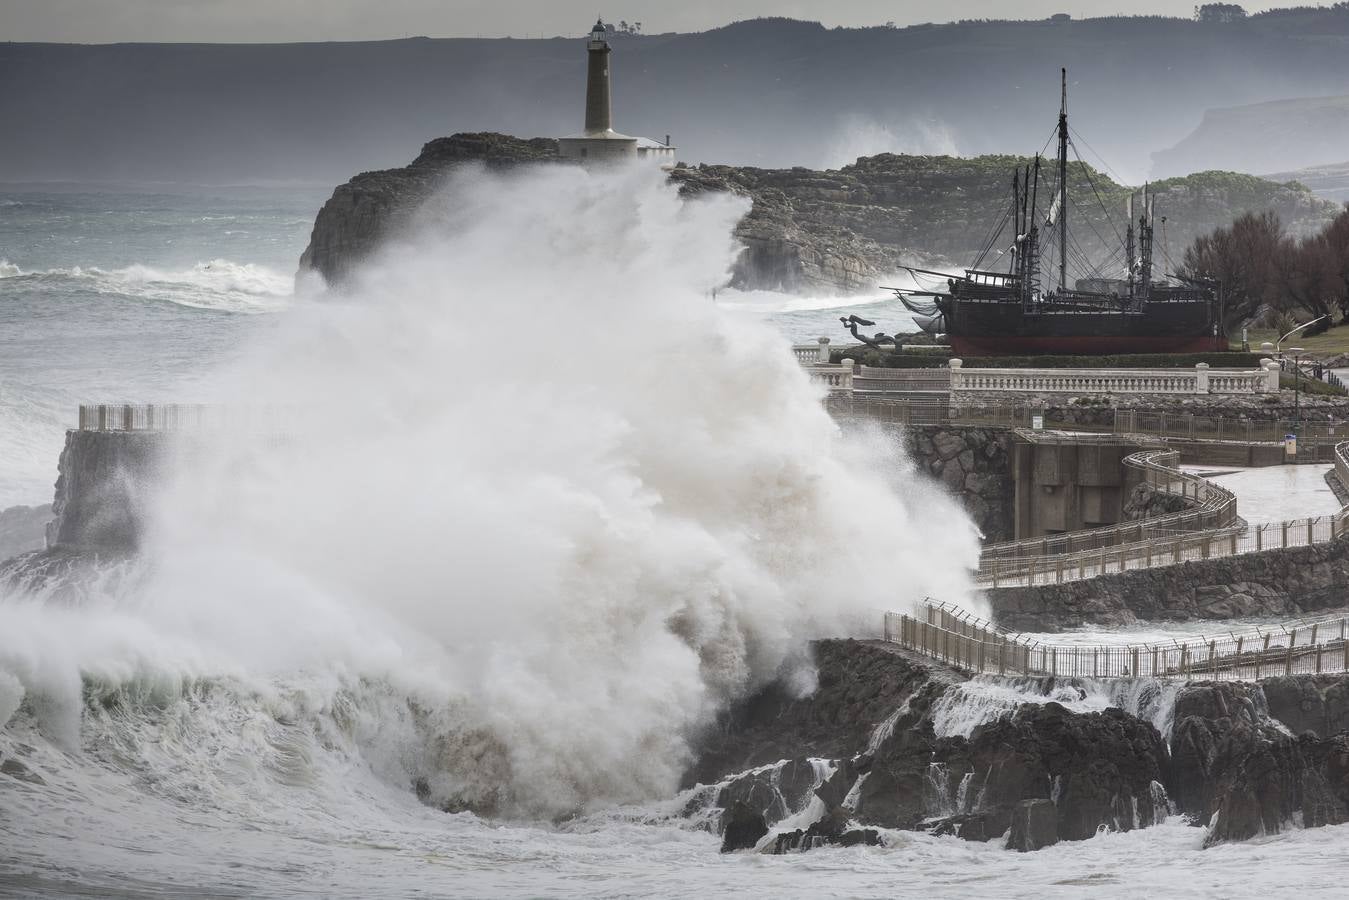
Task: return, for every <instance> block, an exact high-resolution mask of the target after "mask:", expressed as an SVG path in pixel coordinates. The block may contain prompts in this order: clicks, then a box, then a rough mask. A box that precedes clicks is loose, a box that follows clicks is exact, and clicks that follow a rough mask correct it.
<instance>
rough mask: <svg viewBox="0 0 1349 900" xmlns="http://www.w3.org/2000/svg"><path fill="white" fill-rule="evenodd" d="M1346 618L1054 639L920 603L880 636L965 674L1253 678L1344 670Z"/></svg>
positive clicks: (1348, 668) (1348, 653) (1348, 649)
mask: <svg viewBox="0 0 1349 900" xmlns="http://www.w3.org/2000/svg"><path fill="white" fill-rule="evenodd" d="M1347 633H1349V618H1345V617H1335V618H1324V619H1315V620H1306V621H1300V622H1296V623H1288V624H1285V625H1279V626H1270V627H1264V628H1252V629H1250V630H1248V631H1244V632H1241V633H1229V634H1225V635H1222V636H1211V637H1210V636H1195V637H1194V638H1192V639H1189V640H1186V641H1179V640H1173V641H1171V642H1169V643H1143V644H1124V645H1121V644H1109V645H1101V646H1091V645H1089V644H1083V643H1073V644H1054V643H1048V642H1043V641H1039V640H1035V639H1032V638H1028V637H1025V636H1022V635H1019V634H1015V633H1012V632H1009V631H1007V630H1005V629H1002V628H999V627H998V626H996V625H994V624H993V623H991V622H988V621H985V620H983V619H980V618H978V617H976V616H974V615H973V614H971V613H968V612H966V611H964V610H962V609H960V608H959V607H956V606H952V605H949V604H945V603H938V602H935V601H931V600H928V601H924V602H923V603H922V604H920V605H919V608H918V610H917V612H916V614H915V615H907V614H903V613H886V615H885V640H887V641H891V642H893V643H895V644H898V645H899V646H901V647H905V648H907V649H909V650H912V651H915V652H917V653H919V654H922V655H923V656H927V657H930V658H932V659H935V660H938V661H940V662H942V663H945V664H946V665H948V666H951V667H952V668H955V669H958V670H960V671H963V672H967V673H969V674H975V675H978V674H991V675H1030V676H1051V675H1052V676H1056V677H1070V678H1178V679H1185V680H1196V681H1197V680H1233V681H1253V680H1258V679H1260V678H1266V677H1269V676H1273V675H1298V674H1315V673H1336V672H1349V640H1346V634H1347Z"/></svg>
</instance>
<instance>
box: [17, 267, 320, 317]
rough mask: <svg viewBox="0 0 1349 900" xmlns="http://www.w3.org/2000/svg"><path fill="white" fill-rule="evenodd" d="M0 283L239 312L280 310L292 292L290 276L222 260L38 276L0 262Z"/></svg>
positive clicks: (49, 271)
mask: <svg viewBox="0 0 1349 900" xmlns="http://www.w3.org/2000/svg"><path fill="white" fill-rule="evenodd" d="M0 278H13V279H25V280H28V281H34V282H42V281H61V282H64V283H65V284H64V287H65V289H67V290H87V291H93V292H95V293H108V294H134V295H136V296H137V297H142V298H145V299H148V300H159V301H163V302H167V303H176V304H178V305H180V306H188V307H193V308H196V309H210V310H221V311H226V312H243V313H248V312H275V311H278V310H281V309H284V308H285V307H286V305H287V304H288V303H289V301H290V298H291V294H292V293H293V290H294V279H293V278H292V277H291V276H290V275H286V274H283V273H281V272H277V271H275V270H273V269H269V268H267V267H266V266H262V265H258V264H256V263H236V262H233V261H231V260H228V259H210V260H205V261H202V262H198V263H196V264H195V265H193V266H191V267H190V268H185V269H176V270H168V269H160V268H156V267H153V266H146V265H141V264H133V265H130V266H124V267H122V268H117V269H104V268H99V267H98V266H71V267H68V268H51V269H43V270H40V271H24V270H23V269H21V268H19V267H18V266H16V265H14V264H13V263H10V262H8V261H7V260H4V259H0Z"/></svg>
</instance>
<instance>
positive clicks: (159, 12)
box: [0, 0, 1295, 43]
mask: <svg viewBox="0 0 1349 900" xmlns="http://www.w3.org/2000/svg"><path fill="white" fill-rule="evenodd" d="M1278 5H1284V4H1278ZM1286 5H1295V4H1294V3H1292V2H1291V0H1290V2H1289V3H1288V4H1286ZM1193 7H1194V0H1020V2H1016V3H1009V2H990V0H888V2H887V0H584V2H576V0H0V38H3V39H5V40H11V41H63V42H64V41H72V42H87V43H102V42H109V41H325V40H343V41H347V40H369V39H383V38H395V37H407V36H409V35H428V36H431V37H474V36H479V35H481V36H483V37H501V36H504V35H511V36H514V37H537V36H540V35H544V36H551V35H555V34H562V35H573V36H574V35H579V34H581V33H582V32H583V31H584V30H585V27H586V25H587V24H588V23H590V22H592V21H593V20H594V16H595V13H596V12H597V11H598V12H600V13H602V14H603V15H604V17H605V19H612V20H614V21H618V20H620V19H623V20H627V21H629V22H641V23H642V24H643V30H644V31H646V32H647V33H655V32H662V31H701V30H704V29H707V28H713V27H716V26H718V25H724V24H726V23H727V22H731V21H735V20H737V19H747V18H754V17H756V16H768V15H777V16H791V17H793V18H799V19H813V20H817V21H821V22H823V23H824V24H826V25H831V26H832V25H846V26H856V25H878V24H883V23H884V22H886V21H894V22H895V23H896V24H899V25H909V24H913V23H917V22H948V21H951V20H954V19H963V18H1043V17H1044V16H1047V15H1049V14H1051V13H1056V12H1067V13H1071V14H1072V15H1074V16H1099V15H1111V14H1116V13H1125V14H1147V13H1156V14H1164V15H1171V16H1187V15H1189V14H1190V12H1191V10H1192V9H1193ZM1247 8H1248V9H1249V10H1250V11H1252V12H1254V11H1255V10H1256V9H1260V8H1264V6H1260V7H1256V6H1254V5H1252V6H1248V7H1247Z"/></svg>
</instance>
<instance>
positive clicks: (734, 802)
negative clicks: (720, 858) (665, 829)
mask: <svg viewBox="0 0 1349 900" xmlns="http://www.w3.org/2000/svg"><path fill="white" fill-rule="evenodd" d="M814 660H815V664H816V667H817V672H818V686H817V687H816V688H815V690H814V691H812V692H811V693H810V694H808V695H806V696H799V695H797V694H794V693H793V692H791V691H788V690H786V689H785V688H784V687H782V686H781V685H772V686H770V687H768V688H767V689H765V690H764V691H762V692H760V693H758V694H756V695H754V696H752V697H749V698H747V699H746V700H745V701H743V702H742V703H740V704H738V705H737V706H736V707H735V708H733V709H731V710H730V711H728V712H727V713H726V714H725V715H724V716H722V718H721V720H720V721H719V722H718V723H717V725H716V727H715V728H713V729H710V730H709V733H708V734H706V735H704V736H703V738H702V740H701V742H700V744H699V749H700V751H701V752H700V754H699V757H698V760H697V762H696V763H695V765H694V766H693V767H692V768H691V769H690V771H689V772H688V774H687V776H686V784H687V785H688V786H693V785H695V784H698V785H703V786H702V787H699V788H697V789H696V790H695V791H693V793H692V794H691V796H690V800H689V802H688V805H687V807H686V808H685V814H686V815H688V816H691V817H695V818H701V819H703V820H704V821H705V822H707V824H708V825H709V826H710V827H712V828H715V829H717V830H719V831H721V832H722V834H723V838H724V842H723V845H722V849H723V851H730V850H737V849H749V848H757V849H759V850H761V851H767V852H777V853H782V852H789V851H806V850H811V849H812V848H815V847H820V846H824V845H829V844H837V845H843V846H850V845H853V844H866V843H880V842H883V841H884V840H885V838H883V837H882V835H881V833H880V831H879V829H913V830H919V829H921V830H927V831H931V832H933V833H937V834H955V835H957V836H959V837H960V838H963V839H965V840H970V841H989V840H995V839H997V838H999V837H1000V836H1002V835H1003V834H1008V836H1009V837H1008V841H1007V844H1006V847H1007V849H1009V850H1035V849H1038V848H1040V847H1043V846H1046V845H1048V844H1053V843H1056V842H1058V841H1070V840H1084V839H1088V838H1091V837H1094V836H1095V835H1096V833H1097V830H1098V829H1099V828H1100V827H1101V826H1104V827H1105V828H1107V829H1109V830H1112V831H1129V830H1132V829H1134V828H1145V827H1149V826H1151V825H1155V824H1158V823H1159V822H1160V821H1161V820H1162V819H1163V818H1164V817H1165V816H1167V815H1168V814H1169V813H1170V812H1173V811H1174V812H1179V813H1181V814H1182V815H1185V816H1186V817H1187V818H1188V819H1189V820H1190V821H1191V822H1192V823H1193V824H1195V825H1199V826H1206V827H1207V828H1208V832H1207V834H1206V835H1205V842H1204V843H1205V845H1206V846H1211V845H1213V844H1218V843H1223V842H1226V841H1238V840H1245V839H1248V838H1251V837H1255V836H1257V835H1260V834H1274V833H1277V832H1279V831H1281V830H1286V829H1288V828H1290V827H1297V825H1301V826H1304V827H1314V826H1320V825H1328V824H1336V823H1341V822H1345V821H1346V820H1349V733H1346V732H1345V730H1344V729H1345V728H1346V726H1349V703H1347V702H1346V697H1349V690H1347V689H1349V676H1344V675H1326V676H1312V675H1296V676H1288V677H1280V678H1269V679H1265V680H1264V681H1262V682H1258V683H1216V684H1215V683H1209V682H1191V683H1186V684H1180V685H1177V686H1176V690H1174V691H1166V690H1158V687H1159V686H1158V685H1157V684H1156V683H1155V682H1143V683H1141V684H1140V683H1137V682H1130V681H1128V680H1122V681H1114V682H1105V681H1100V680H1095V679H1074V678H1025V677H1016V678H1012V677H1009V678H998V677H996V676H983V677H981V678H979V679H975V680H973V681H971V680H968V679H966V678H965V677H964V676H963V675H960V674H959V673H956V672H953V671H950V670H948V669H945V668H943V667H942V666H941V665H940V664H939V663H937V662H935V661H932V660H927V659H921V658H918V657H916V656H913V655H911V654H908V653H906V652H904V651H902V650H899V649H898V648H896V647H894V646H893V645H889V644H884V643H881V642H878V641H863V642H858V641H820V642H818V643H816V644H815V645H814ZM990 685H994V686H995V689H996V691H997V696H998V697H1000V698H1006V701H1005V702H1003V701H999V702H998V703H990V694H989V687H990ZM1140 687H1142V688H1144V689H1143V690H1139V688H1140ZM1102 692H1104V693H1106V694H1108V695H1110V696H1111V697H1113V698H1115V699H1114V700H1112V701H1111V703H1110V708H1107V709H1105V710H1103V711H1099V712H1094V711H1093V712H1084V711H1077V710H1074V709H1070V708H1069V707H1071V706H1077V705H1078V704H1079V703H1080V701H1082V700H1083V699H1085V698H1086V697H1087V696H1088V695H1089V694H1092V693H1095V694H1097V695H1098V696H1099V695H1100V694H1101V693H1102ZM1116 704H1118V706H1117V705H1116ZM1121 706H1123V707H1128V708H1127V709H1126V708H1120V707H1121ZM957 722H960V723H965V725H966V726H968V727H955V723H957ZM1155 723H1161V730H1158V726H1157V725H1156V724H1155ZM1290 730H1291V731H1294V732H1297V733H1298V736H1297V737H1294V736H1293V734H1292V733H1290ZM806 813H814V814H815V815H816V816H818V818H817V819H816V820H815V821H814V822H813V823H811V824H809V825H808V826H807V827H805V828H797V829H796V830H790V831H789V830H786V828H785V826H784V825H783V823H784V820H786V819H788V817H792V816H795V817H797V818H796V821H797V822H798V823H802V822H803V819H808V818H810V816H807V815H805V814H806ZM1294 823H1296V825H1295V824H1294ZM775 829H776V833H772V832H773V831H774V830H775Z"/></svg>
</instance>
